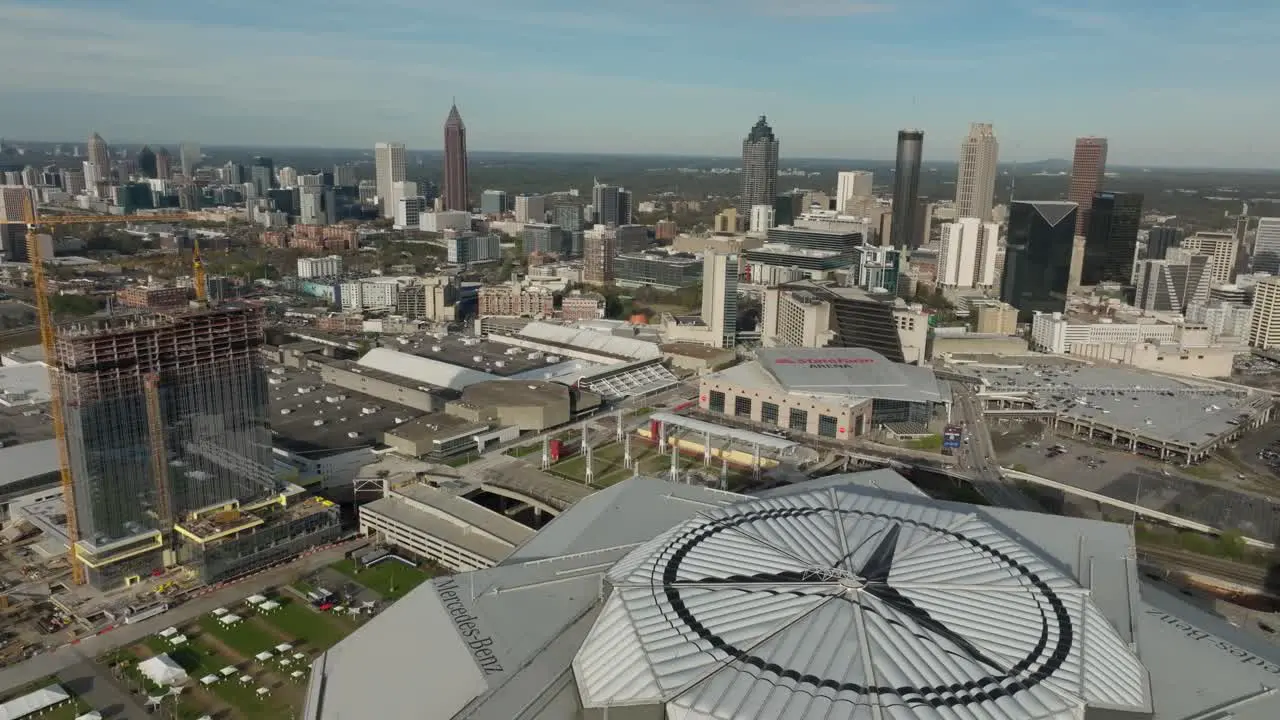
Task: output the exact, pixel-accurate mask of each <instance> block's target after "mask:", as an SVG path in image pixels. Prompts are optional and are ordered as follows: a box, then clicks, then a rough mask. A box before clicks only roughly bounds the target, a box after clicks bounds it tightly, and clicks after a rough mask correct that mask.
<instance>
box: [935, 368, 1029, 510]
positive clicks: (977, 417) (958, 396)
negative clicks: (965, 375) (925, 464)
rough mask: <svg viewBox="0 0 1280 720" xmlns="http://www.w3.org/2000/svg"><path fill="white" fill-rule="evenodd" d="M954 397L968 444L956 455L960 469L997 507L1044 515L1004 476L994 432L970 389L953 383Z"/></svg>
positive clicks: (952, 391)
mask: <svg viewBox="0 0 1280 720" xmlns="http://www.w3.org/2000/svg"><path fill="white" fill-rule="evenodd" d="M951 395H952V398H953V399H954V401H955V406H954V407H955V409H956V410H958V411H959V413H960V419H961V420H962V421H963V422H964V437H965V438H966V439H967V440H968V442H966V443H964V444H962V445H961V446H960V450H959V451H958V452H957V453H956V456H957V459H958V461H959V462H958V463H957V466H958V469H959V470H961V471H965V472H967V473H968V474H969V475H970V476H971V477H972V478H973V486H974V488H975V489H976V490H977V491H978V492H980V493H982V496H983V497H985V498H987V499H988V500H990V501H991V502H992V503H993V504H995V505H999V506H1001V507H1007V508H1013V509H1015V510H1030V511H1032V512H1043V511H1044V510H1043V508H1041V507H1040V506H1039V505H1038V504H1037V503H1036V502H1035V501H1034V500H1032V499H1031V498H1029V497H1027V496H1026V495H1024V494H1023V493H1022V492H1021V491H1020V490H1018V488H1017V486H1016V485H1015V484H1014V483H1013V482H1011V481H1008V480H1006V479H1004V477H1003V476H1002V475H1001V474H1000V462H999V460H998V459H997V458H996V450H995V446H994V445H992V444H991V431H990V430H989V429H988V428H987V423H986V421H985V420H984V419H983V417H982V410H981V409H980V408H979V407H978V401H977V400H976V399H975V398H974V397H973V395H972V394H971V393H970V392H969V389H968V388H966V387H965V386H963V385H962V384H960V383H955V382H953V383H951Z"/></svg>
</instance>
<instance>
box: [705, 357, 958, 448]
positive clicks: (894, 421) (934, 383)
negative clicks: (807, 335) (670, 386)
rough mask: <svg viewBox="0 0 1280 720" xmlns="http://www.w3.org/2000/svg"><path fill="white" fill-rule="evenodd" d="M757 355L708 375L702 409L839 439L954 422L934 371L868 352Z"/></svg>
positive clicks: (948, 399)
mask: <svg viewBox="0 0 1280 720" xmlns="http://www.w3.org/2000/svg"><path fill="white" fill-rule="evenodd" d="M756 357H757V359H756V360H753V361H751V362H748V363H743V364H741V365H737V366H735V367H731V368H729V369H727V370H722V371H721V372H718V373H714V374H711V375H707V376H705V377H703V378H702V381H701V383H700V388H699V390H700V392H699V393H698V405H699V407H700V408H701V409H702V410H703V411H705V412H708V413H712V414H719V415H724V416H726V417H728V418H731V419H732V420H733V421H735V422H739V423H744V424H753V425H761V426H765V427H770V426H772V427H778V428H781V429H783V430H786V431H790V432H797V433H803V434H806V435H813V436H817V437H825V438H830V439H834V440H849V439H852V438H855V437H858V436H860V435H864V434H866V433H868V432H870V431H871V430H873V429H877V428H885V429H888V430H890V431H892V432H895V433H898V434H919V433H923V432H926V431H927V428H928V424H929V422H930V420H932V419H934V418H935V417H940V418H946V419H949V418H950V414H951V389H950V386H949V385H948V384H947V383H946V382H945V381H942V382H940V381H939V380H938V378H937V377H936V376H935V375H934V374H933V370H931V369H929V368H927V367H916V366H914V365H904V364H902V363H895V362H892V361H890V360H889V359H887V358H886V357H884V356H883V355H881V354H879V353H877V352H873V351H871V350H867V349H865V348H762V349H760V350H758V351H757V353H756Z"/></svg>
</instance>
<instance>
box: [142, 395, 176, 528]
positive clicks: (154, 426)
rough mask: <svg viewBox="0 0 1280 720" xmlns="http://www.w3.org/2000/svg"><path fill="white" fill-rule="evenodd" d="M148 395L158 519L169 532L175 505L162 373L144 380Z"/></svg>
mask: <svg viewBox="0 0 1280 720" xmlns="http://www.w3.org/2000/svg"><path fill="white" fill-rule="evenodd" d="M143 387H144V388H145V391H146V395H147V430H148V433H149V434H150V435H151V472H153V473H155V475H156V477H155V480H156V519H157V520H159V521H160V530H161V531H162V532H164V533H166V534H167V533H168V532H169V530H170V528H171V526H172V525H173V506H172V505H171V504H170V503H169V484H168V483H167V482H166V480H167V478H168V475H169V456H168V452H167V451H166V450H165V445H164V416H163V414H162V413H161V410H160V375H159V374H158V373H154V372H153V373H150V374H148V375H147V377H146V379H145V380H144V385H143Z"/></svg>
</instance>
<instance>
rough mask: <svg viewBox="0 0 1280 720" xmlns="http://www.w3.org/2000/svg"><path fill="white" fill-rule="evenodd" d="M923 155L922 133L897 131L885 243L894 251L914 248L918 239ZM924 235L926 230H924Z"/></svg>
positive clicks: (922, 240)
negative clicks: (896, 149)
mask: <svg viewBox="0 0 1280 720" xmlns="http://www.w3.org/2000/svg"><path fill="white" fill-rule="evenodd" d="M923 152H924V131H923V130H899V131H898V158H897V163H896V165H895V166H894V168H895V169H894V175H893V217H892V220H891V222H890V226H889V227H890V229H889V240H890V241H891V242H892V243H893V244H894V245H895V246H897V247H900V248H901V247H907V248H917V247H920V245H921V244H922V243H923V242H924V239H923V238H922V237H920V235H921V233H920V232H919V230H918V228H919V222H918V217H917V216H918V215H919V213H920V155H921V153H923ZM926 232H927V229H926Z"/></svg>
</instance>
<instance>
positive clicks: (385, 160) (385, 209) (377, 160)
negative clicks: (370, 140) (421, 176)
mask: <svg viewBox="0 0 1280 720" xmlns="http://www.w3.org/2000/svg"><path fill="white" fill-rule="evenodd" d="M373 177H374V180H375V181H377V185H378V207H379V208H380V209H381V211H382V217H384V218H392V217H395V214H396V203H395V200H394V199H393V198H392V197H391V186H392V185H393V184H395V183H398V182H402V181H403V180H404V143H385V142H380V143H378V144H377V145H374V146H373Z"/></svg>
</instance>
